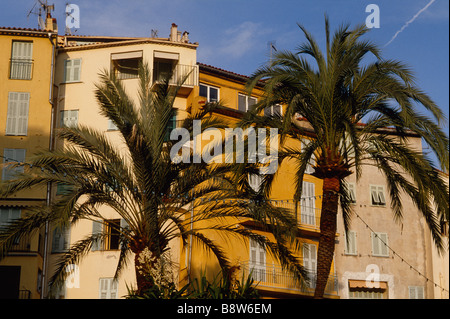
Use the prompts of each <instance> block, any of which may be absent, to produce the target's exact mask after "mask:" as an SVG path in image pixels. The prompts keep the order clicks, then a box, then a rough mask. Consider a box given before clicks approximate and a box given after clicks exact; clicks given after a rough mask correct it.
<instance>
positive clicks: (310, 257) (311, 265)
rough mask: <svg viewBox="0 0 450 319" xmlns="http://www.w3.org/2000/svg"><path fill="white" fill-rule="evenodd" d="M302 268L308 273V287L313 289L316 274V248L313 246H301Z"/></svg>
mask: <svg viewBox="0 0 450 319" xmlns="http://www.w3.org/2000/svg"><path fill="white" fill-rule="evenodd" d="M303 267H305V269H306V271H307V272H308V284H309V287H310V288H315V287H316V273H317V246H316V245H315V244H303Z"/></svg>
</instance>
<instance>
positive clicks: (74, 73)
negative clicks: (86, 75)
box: [64, 59, 81, 83]
mask: <svg viewBox="0 0 450 319" xmlns="http://www.w3.org/2000/svg"><path fill="white" fill-rule="evenodd" d="M80 80H81V59H73V60H66V61H64V82H66V83H70V82H79V81H80Z"/></svg>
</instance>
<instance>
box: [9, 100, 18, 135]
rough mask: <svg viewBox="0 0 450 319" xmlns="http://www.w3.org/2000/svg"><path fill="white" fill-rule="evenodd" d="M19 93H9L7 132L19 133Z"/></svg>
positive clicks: (11, 133)
mask: <svg viewBox="0 0 450 319" xmlns="http://www.w3.org/2000/svg"><path fill="white" fill-rule="evenodd" d="M18 101H19V93H18V92H9V94H8V115H7V119H6V134H7V135H17V131H18V125H17V122H18V118H19V108H18Z"/></svg>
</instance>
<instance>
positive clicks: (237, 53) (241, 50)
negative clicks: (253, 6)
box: [199, 21, 271, 59]
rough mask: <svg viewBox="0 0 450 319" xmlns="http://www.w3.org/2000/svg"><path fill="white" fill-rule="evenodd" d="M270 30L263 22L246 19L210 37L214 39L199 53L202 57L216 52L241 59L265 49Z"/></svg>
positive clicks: (219, 55)
mask: <svg viewBox="0 0 450 319" xmlns="http://www.w3.org/2000/svg"><path fill="white" fill-rule="evenodd" d="M270 32H271V31H270V29H268V28H266V27H263V25H262V24H261V23H255V22H251V21H245V22H242V23H241V24H239V25H236V26H233V27H230V28H228V29H226V30H224V31H223V32H220V34H217V35H216V37H215V38H214V39H210V40H212V41H209V44H208V45H202V46H201V47H200V50H199V55H200V57H201V58H207V57H208V56H209V55H211V54H214V55H215V56H216V57H221V58H231V59H239V58H241V57H243V56H244V55H246V54H249V53H252V52H255V50H263V49H265V47H266V44H267V39H265V36H266V35H267V34H269V33H270ZM214 42H216V43H214Z"/></svg>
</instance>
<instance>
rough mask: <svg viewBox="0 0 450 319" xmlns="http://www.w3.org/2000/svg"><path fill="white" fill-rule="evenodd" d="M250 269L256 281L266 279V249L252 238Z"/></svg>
mask: <svg viewBox="0 0 450 319" xmlns="http://www.w3.org/2000/svg"><path fill="white" fill-rule="evenodd" d="M250 270H251V271H252V278H253V279H254V280H255V281H265V280H266V250H265V249H264V247H261V245H260V244H258V242H257V241H255V240H253V239H250Z"/></svg>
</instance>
